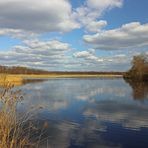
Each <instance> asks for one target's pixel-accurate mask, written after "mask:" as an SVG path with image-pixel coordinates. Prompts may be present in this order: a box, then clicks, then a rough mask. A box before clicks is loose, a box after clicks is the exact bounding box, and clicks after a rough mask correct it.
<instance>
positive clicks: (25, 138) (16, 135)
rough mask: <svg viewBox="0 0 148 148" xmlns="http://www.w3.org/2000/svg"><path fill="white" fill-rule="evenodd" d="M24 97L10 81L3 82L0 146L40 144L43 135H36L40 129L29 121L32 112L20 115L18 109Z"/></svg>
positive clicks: (12, 147) (0, 103) (0, 104)
mask: <svg viewBox="0 0 148 148" xmlns="http://www.w3.org/2000/svg"><path fill="white" fill-rule="evenodd" d="M5 81H6V80H5ZM22 99H23V97H22V96H21V92H20V91H16V90H15V89H13V86H12V85H11V84H10V83H8V82H5V83H3V88H2V89H1V90H0V148H24V147H35V148H36V147H38V145H39V138H40V137H41V136H40V135H39V134H37V136H36V137H35V136H34V133H38V132H39V130H38V129H37V128H36V127H35V126H33V124H32V123H31V122H30V121H29V120H30V118H29V117H31V112H29V113H26V114H25V115H21V116H19V113H18V111H17V106H18V103H19V102H20V101H21V100H22ZM35 143H38V144H35Z"/></svg>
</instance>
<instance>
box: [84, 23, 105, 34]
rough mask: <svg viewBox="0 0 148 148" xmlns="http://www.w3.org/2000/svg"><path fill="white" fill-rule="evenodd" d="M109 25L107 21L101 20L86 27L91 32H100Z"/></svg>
mask: <svg viewBox="0 0 148 148" xmlns="http://www.w3.org/2000/svg"><path fill="white" fill-rule="evenodd" d="M106 25H107V22H106V21H103V20H100V21H92V22H90V23H88V25H86V30H88V31H90V32H99V31H101V29H102V28H103V27H105V26H106Z"/></svg>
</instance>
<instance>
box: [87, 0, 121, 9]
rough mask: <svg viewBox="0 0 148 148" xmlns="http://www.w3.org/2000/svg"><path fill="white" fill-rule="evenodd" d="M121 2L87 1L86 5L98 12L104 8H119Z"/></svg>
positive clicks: (113, 0)
mask: <svg viewBox="0 0 148 148" xmlns="http://www.w3.org/2000/svg"><path fill="white" fill-rule="evenodd" d="M122 4H123V0H103V1H102V0H87V5H88V6H89V7H90V8H93V9H99V10H100V11H101V10H102V11H103V10H104V9H106V8H113V7H121V6H122Z"/></svg>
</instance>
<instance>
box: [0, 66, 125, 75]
mask: <svg viewBox="0 0 148 148" xmlns="http://www.w3.org/2000/svg"><path fill="white" fill-rule="evenodd" d="M0 73H5V74H38V75H41V74H53V75H54V74H56V75H58V74H60V75H62V74H63V75H64V74H66V75H71V74H80V75H86V74H87V75H93V74H94V75H97V74H102V75H123V74H124V72H96V71H84V72H81V71H46V70H40V69H33V68H27V67H20V66H13V67H9V66H0Z"/></svg>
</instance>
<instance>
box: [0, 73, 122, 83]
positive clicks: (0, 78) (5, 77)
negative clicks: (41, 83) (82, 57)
mask: <svg viewBox="0 0 148 148" xmlns="http://www.w3.org/2000/svg"><path fill="white" fill-rule="evenodd" d="M54 78H110V79H113V78H123V75H115V74H47V75H42V74H41V75H36V74H0V85H3V84H4V83H10V84H13V85H15V86H19V85H22V84H23V82H24V81H25V80H27V79H54Z"/></svg>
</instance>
